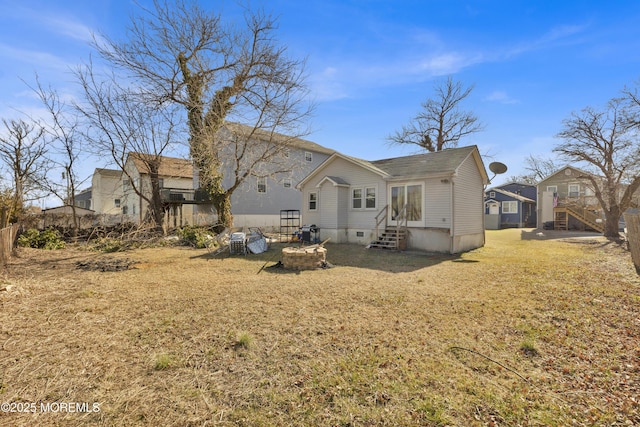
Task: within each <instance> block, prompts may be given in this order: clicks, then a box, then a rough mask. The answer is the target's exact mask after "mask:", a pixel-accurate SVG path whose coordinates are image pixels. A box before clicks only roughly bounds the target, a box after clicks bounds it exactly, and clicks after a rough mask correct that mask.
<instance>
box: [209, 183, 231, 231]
mask: <svg viewBox="0 0 640 427" xmlns="http://www.w3.org/2000/svg"><path fill="white" fill-rule="evenodd" d="M212 200H213V207H214V208H216V211H217V212H218V222H219V223H220V224H223V225H224V226H225V227H228V228H231V227H233V214H232V213H231V193H229V192H227V191H224V192H222V193H218V194H216V195H212Z"/></svg>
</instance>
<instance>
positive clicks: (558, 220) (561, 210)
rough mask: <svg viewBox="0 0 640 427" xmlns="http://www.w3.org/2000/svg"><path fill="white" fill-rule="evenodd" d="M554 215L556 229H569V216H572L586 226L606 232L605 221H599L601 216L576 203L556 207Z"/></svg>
mask: <svg viewBox="0 0 640 427" xmlns="http://www.w3.org/2000/svg"><path fill="white" fill-rule="evenodd" d="M554 215H555V223H554V225H555V229H556V230H568V227H569V216H572V217H574V218H575V219H577V220H578V221H580V222H581V223H582V224H584V225H585V226H587V227H589V228H592V229H594V230H596V231H598V232H600V233H604V223H602V222H599V221H597V220H598V219H599V217H598V216H597V215H596V214H594V213H593V212H591V211H589V210H587V209H585V208H583V207H580V206H575V205H566V206H559V207H556V208H554Z"/></svg>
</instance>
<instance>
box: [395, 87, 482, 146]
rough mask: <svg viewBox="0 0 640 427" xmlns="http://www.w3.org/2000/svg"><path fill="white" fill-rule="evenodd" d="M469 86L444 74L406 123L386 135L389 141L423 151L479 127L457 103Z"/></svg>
mask: <svg viewBox="0 0 640 427" xmlns="http://www.w3.org/2000/svg"><path fill="white" fill-rule="evenodd" d="M472 90H473V86H469V87H468V88H464V87H463V86H462V83H461V82H458V81H454V80H453V79H452V78H451V77H448V78H447V80H446V81H445V82H440V83H437V84H436V85H435V86H434V92H435V94H434V96H433V97H432V98H429V99H428V100H427V101H425V102H424V103H423V104H422V108H423V109H422V111H421V112H420V113H419V114H418V115H417V116H416V117H415V118H413V119H412V120H411V121H410V122H409V124H408V125H405V126H403V127H402V129H401V130H400V131H398V132H396V133H395V134H393V135H391V136H389V137H388V138H387V139H388V140H389V141H390V142H391V143H392V144H414V145H417V146H419V147H420V148H422V149H424V150H426V151H431V152H433V151H441V150H443V149H445V148H452V147H456V146H457V145H458V142H459V141H460V140H461V139H462V138H464V137H466V136H469V135H472V134H474V133H476V132H480V131H482V130H483V128H484V127H483V125H482V124H481V123H480V122H479V120H478V118H477V117H476V116H475V115H474V114H473V113H471V112H468V111H463V110H461V109H460V104H461V103H462V101H464V100H465V99H466V98H467V97H468V96H469V95H470V94H471V91H472Z"/></svg>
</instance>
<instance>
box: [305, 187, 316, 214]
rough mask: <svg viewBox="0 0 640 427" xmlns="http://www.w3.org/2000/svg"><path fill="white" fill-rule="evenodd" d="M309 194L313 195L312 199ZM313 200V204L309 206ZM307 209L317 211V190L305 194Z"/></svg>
mask: <svg viewBox="0 0 640 427" xmlns="http://www.w3.org/2000/svg"><path fill="white" fill-rule="evenodd" d="M311 196H314V198H313V199H314V200H311ZM312 202H313V204H314V206H313V207H311V203H312ZM307 209H309V210H310V211H313V212H315V211H317V210H318V192H317V191H310V192H309V193H308V195H307Z"/></svg>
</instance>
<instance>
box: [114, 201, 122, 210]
mask: <svg viewBox="0 0 640 427" xmlns="http://www.w3.org/2000/svg"><path fill="white" fill-rule="evenodd" d="M120 204H121V202H120V199H113V205H114V206H115V207H116V208H119V207H120Z"/></svg>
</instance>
